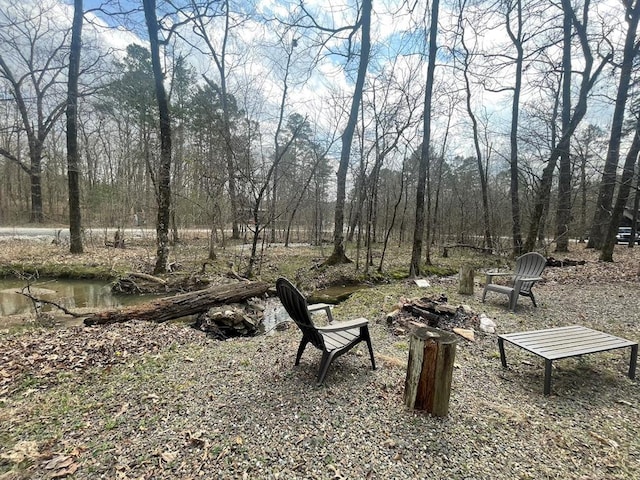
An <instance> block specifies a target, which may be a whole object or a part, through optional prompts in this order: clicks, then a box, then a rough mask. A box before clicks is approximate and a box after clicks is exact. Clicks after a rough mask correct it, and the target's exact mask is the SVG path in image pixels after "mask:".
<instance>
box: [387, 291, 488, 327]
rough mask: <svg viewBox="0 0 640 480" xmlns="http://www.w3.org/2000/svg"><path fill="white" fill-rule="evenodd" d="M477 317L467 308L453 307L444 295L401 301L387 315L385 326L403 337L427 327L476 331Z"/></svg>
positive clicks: (478, 322) (461, 306)
mask: <svg viewBox="0 0 640 480" xmlns="http://www.w3.org/2000/svg"><path fill="white" fill-rule="evenodd" d="M479 324H480V321H479V319H478V316H477V315H476V314H475V313H474V312H473V311H472V310H471V309H470V308H469V307H467V306H465V305H459V306H453V305H451V304H449V303H448V301H447V297H446V296H445V295H440V296H438V297H423V298H418V299H411V300H401V301H400V302H399V303H398V308H397V309H396V310H394V311H393V312H391V313H389V314H388V315H387V325H389V327H390V328H392V329H393V333H394V334H395V335H405V334H407V333H408V332H409V329H410V328H411V327H412V326H413V327H417V326H422V325H427V326H429V327H434V328H439V329H441V330H447V331H454V329H471V330H477V329H478V327H479Z"/></svg>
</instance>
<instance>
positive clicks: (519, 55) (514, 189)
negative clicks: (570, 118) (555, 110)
mask: <svg viewBox="0 0 640 480" xmlns="http://www.w3.org/2000/svg"><path fill="white" fill-rule="evenodd" d="M516 8H517V10H518V11H517V16H518V31H517V32H516V33H514V32H513V30H511V23H510V17H509V15H507V33H508V35H509V38H510V39H511V42H512V43H513V46H514V47H515V49H516V76H515V84H514V86H513V101H512V104H511V130H510V132H509V145H510V154H509V175H510V185H509V193H510V196H511V232H512V237H513V254H514V255H520V253H522V233H521V230H520V228H521V227H520V217H521V214H520V192H519V189H520V180H519V176H520V169H519V168H518V122H519V117H520V94H521V92H522V67H523V62H524V48H523V45H522V3H521V0H517V4H516Z"/></svg>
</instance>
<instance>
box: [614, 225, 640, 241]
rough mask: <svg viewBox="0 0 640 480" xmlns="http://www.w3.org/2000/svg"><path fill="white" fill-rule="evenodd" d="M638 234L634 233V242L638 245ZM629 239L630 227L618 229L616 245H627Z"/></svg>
mask: <svg viewBox="0 0 640 480" xmlns="http://www.w3.org/2000/svg"><path fill="white" fill-rule="evenodd" d="M639 233H640V232H637V231H636V238H635V242H636V243H637V244H638V245H640V238H638V234H639ZM630 239H631V227H619V228H618V234H617V235H616V243H617V244H625V245H628V244H629V240H630Z"/></svg>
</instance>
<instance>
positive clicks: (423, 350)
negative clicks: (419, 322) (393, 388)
mask: <svg viewBox="0 0 640 480" xmlns="http://www.w3.org/2000/svg"><path fill="white" fill-rule="evenodd" d="M456 342H457V337H456V335H454V334H453V333H450V332H445V331H444V330H439V329H437V328H432V327H419V328H415V329H414V330H413V331H412V332H411V339H410V342H409V362H408V365H407V377H406V380H405V384H404V387H405V389H404V403H405V405H406V406H407V407H408V408H410V409H415V410H425V411H427V412H429V413H431V414H432V415H435V416H438V417H444V416H446V415H447V413H448V412H449V397H450V395H451V379H452V377H453V363H454V360H455V356H456Z"/></svg>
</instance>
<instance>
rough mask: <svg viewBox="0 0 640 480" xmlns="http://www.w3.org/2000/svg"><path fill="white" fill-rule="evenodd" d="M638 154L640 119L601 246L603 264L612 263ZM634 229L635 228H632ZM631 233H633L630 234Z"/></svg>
mask: <svg viewBox="0 0 640 480" xmlns="http://www.w3.org/2000/svg"><path fill="white" fill-rule="evenodd" d="M639 154H640V119H638V121H637V123H636V128H635V133H634V135H633V142H632V143H631V148H630V149H629V152H628V153H627V159H626V160H625V162H624V169H623V170H622V179H621V182H620V188H619V189H618V198H617V199H616V203H615V205H614V207H613V211H612V212H611V222H610V223H609V231H608V232H607V235H606V237H605V239H604V244H603V245H602V252H600V260H602V261H603V262H613V246H614V245H615V237H616V233H617V231H618V225H619V224H620V220H621V219H622V214H623V213H624V207H625V206H626V205H627V201H628V200H629V192H630V191H631V184H632V183H633V175H634V173H635V167H636V161H637V159H638V155H639ZM634 227H635V226H634ZM631 233H633V232H631ZM633 240H634V238H633V236H632V237H631V238H629V243H633Z"/></svg>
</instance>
